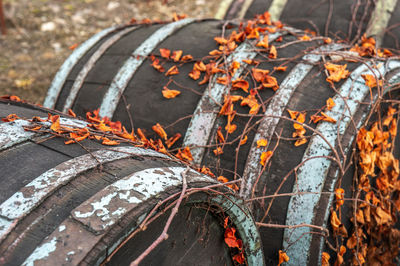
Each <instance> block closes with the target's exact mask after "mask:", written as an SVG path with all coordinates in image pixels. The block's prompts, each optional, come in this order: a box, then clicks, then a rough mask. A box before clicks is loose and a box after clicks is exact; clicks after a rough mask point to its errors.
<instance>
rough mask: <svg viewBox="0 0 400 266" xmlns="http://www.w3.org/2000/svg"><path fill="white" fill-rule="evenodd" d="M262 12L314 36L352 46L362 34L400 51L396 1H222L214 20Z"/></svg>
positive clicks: (245, 16)
mask: <svg viewBox="0 0 400 266" xmlns="http://www.w3.org/2000/svg"><path fill="white" fill-rule="evenodd" d="M265 11H269V13H270V14H271V18H272V19H273V20H278V19H280V20H281V21H282V22H283V23H285V24H288V25H290V26H293V27H295V28H299V29H309V30H312V31H315V32H317V34H318V35H325V36H330V37H336V38H340V39H345V40H349V41H351V42H355V41H357V40H359V39H360V37H361V36H362V35H363V34H366V35H367V36H374V37H375V38H376V40H377V44H378V45H379V46H382V47H390V48H396V49H399V48H400V43H399V39H398V36H399V35H400V24H399V22H400V3H397V1H396V0H389V1H388V0H378V1H373V0H351V1H320V0H310V1H309V0H306V1H299V0H225V1H222V2H221V5H220V8H219V11H218V12H217V14H216V17H217V18H221V19H222V18H224V19H237V18H245V19H252V18H254V17H255V16H256V15H257V14H261V13H263V12H265Z"/></svg>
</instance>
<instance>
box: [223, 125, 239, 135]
mask: <svg viewBox="0 0 400 266" xmlns="http://www.w3.org/2000/svg"><path fill="white" fill-rule="evenodd" d="M236 128H237V126H236V125H235V124H231V123H228V124H227V125H226V126H225V130H226V131H227V132H228V133H229V134H232V133H233V132H235V130H236Z"/></svg>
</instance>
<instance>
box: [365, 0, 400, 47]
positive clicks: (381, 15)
mask: <svg viewBox="0 0 400 266" xmlns="http://www.w3.org/2000/svg"><path fill="white" fill-rule="evenodd" d="M396 5H397V0H378V1H376V6H375V9H374V12H373V13H372V15H371V19H370V20H369V23H368V27H367V30H366V31H365V34H366V35H367V36H375V40H376V45H377V46H378V47H379V46H381V44H382V41H383V37H384V35H385V33H386V31H385V29H386V28H387V26H388V24H389V20H390V18H391V16H392V14H393V11H394V9H395V8H396Z"/></svg>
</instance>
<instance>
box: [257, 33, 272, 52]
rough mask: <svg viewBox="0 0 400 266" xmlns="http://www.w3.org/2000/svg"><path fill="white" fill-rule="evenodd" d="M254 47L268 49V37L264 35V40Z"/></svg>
mask: <svg viewBox="0 0 400 266" xmlns="http://www.w3.org/2000/svg"><path fill="white" fill-rule="evenodd" d="M256 46H257V47H264V48H265V49H268V47H269V44H268V35H265V36H264V38H263V39H262V40H261V41H259V42H258V43H257V44H256Z"/></svg>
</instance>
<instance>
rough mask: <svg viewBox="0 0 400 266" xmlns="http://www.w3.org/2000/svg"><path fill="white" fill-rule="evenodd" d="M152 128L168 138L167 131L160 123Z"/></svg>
mask: <svg viewBox="0 0 400 266" xmlns="http://www.w3.org/2000/svg"><path fill="white" fill-rule="evenodd" d="M151 129H153V131H154V132H156V133H157V134H158V135H159V136H160V137H161V138H162V139H164V140H167V139H168V137H167V133H165V130H164V128H163V127H162V126H161V125H160V124H159V123H157V124H155V125H154V126H152V127H151Z"/></svg>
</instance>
